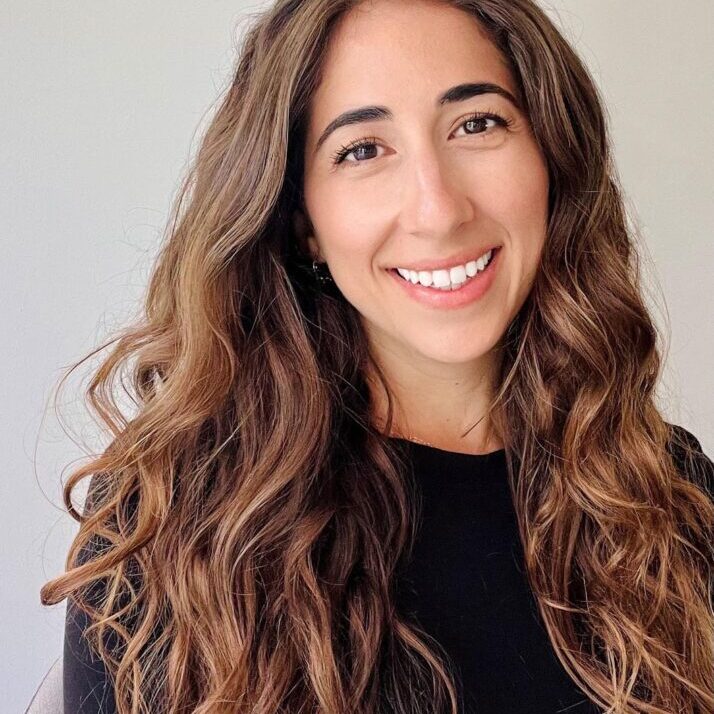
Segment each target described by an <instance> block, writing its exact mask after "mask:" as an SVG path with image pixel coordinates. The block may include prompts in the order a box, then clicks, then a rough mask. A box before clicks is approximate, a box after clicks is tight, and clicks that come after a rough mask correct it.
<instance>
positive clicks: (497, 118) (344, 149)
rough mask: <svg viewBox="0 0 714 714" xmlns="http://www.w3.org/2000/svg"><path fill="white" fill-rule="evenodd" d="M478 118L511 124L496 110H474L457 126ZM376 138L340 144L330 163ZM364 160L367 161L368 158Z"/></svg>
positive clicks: (510, 120) (340, 161) (371, 142)
mask: <svg viewBox="0 0 714 714" xmlns="http://www.w3.org/2000/svg"><path fill="white" fill-rule="evenodd" d="M478 119H493V120H494V121H495V122H496V123H497V124H498V126H500V127H503V128H505V129H509V128H510V127H511V125H512V124H513V120H512V119H508V118H507V117H503V116H501V115H500V114H497V113H496V112H490V111H489V112H476V113H475V114H471V116H468V117H466V118H465V119H464V120H463V121H462V122H461V124H459V127H461V126H463V125H464V124H466V123H468V122H470V121H476V120H478ZM483 133H484V132H479V133H477V134H470V135H469V136H480V135H481V134H483ZM378 141H379V140H378V139H377V137H375V136H366V137H364V138H362V139H357V140H356V141H352V142H350V143H349V144H347V145H346V146H341V147H340V148H339V149H338V150H337V151H335V153H334V154H333V155H332V164H333V165H335V166H337V165H339V164H342V163H343V161H344V160H345V159H346V158H347V157H348V156H349V155H350V154H351V153H352V152H353V151H357V149H361V148H362V147H364V146H372V145H374V144H377V143H378ZM366 161H369V160H368V159H367V160H366ZM366 161H351V162H349V163H351V164H355V165H359V164H363V163H366Z"/></svg>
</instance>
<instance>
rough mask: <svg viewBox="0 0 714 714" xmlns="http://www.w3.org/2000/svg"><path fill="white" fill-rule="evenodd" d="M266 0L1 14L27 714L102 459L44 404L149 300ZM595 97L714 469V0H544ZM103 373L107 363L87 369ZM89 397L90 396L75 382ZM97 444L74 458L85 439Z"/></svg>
mask: <svg viewBox="0 0 714 714" xmlns="http://www.w3.org/2000/svg"><path fill="white" fill-rule="evenodd" d="M262 5H263V3H241V2H239V1H238V0H234V1H233V2H228V1H227V0H212V1H211V2H188V1H187V0H172V2H158V1H156V2H151V3H146V2H137V1H136V0H122V2H117V1H116V0H104V2H101V3H97V2H89V1H88V0H85V1H79V0H75V2H72V3H61V4H57V3H50V2H39V1H38V0H10V1H9V2H8V0H6V1H5V2H4V3H3V5H2V9H0V21H1V24H0V57H1V58H2V75H1V76H2V80H1V81H2V94H1V95H0V96H1V103H0V148H1V149H2V151H1V155H2V162H1V164H0V175H1V176H2V187H3V190H2V192H1V193H0V241H1V242H0V246H1V249H2V253H1V257H2V260H1V261H0V271H2V272H1V273H0V306H1V307H0V320H1V321H2V323H1V324H0V334H1V335H2V340H1V341H0V365H1V366H2V378H0V389H1V391H0V400H1V404H2V407H1V408H0V413H1V414H2V417H0V418H1V419H2V432H1V436H0V438H1V439H2V446H3V450H2V453H3V456H4V459H3V460H4V470H5V473H4V475H3V477H2V479H0V489H1V491H0V509H1V510H0V517H1V518H0V529H1V531H0V532H1V534H2V544H3V546H2V555H1V556H0V568H1V571H0V593H1V595H0V605H1V606H2V617H1V618H0V642H2V651H1V652H0V691H2V696H3V702H2V705H1V706H0V708H1V709H2V711H3V712H20V711H23V710H24V707H25V706H26V705H27V703H28V701H29V699H30V697H31V695H32V692H33V691H34V690H35V688H36V686H37V684H38V682H39V681H40V679H41V678H42V675H43V674H44V672H45V671H46V670H47V668H48V667H49V666H50V664H51V663H52V662H53V661H54V660H55V659H56V658H57V657H58V656H59V654H60V653H61V648H62V634H63V622H64V610H65V604H64V602H63V603H61V604H59V605H56V606H54V607H50V608H45V607H43V606H41V605H40V602H39V589H40V587H41V585H42V584H43V583H44V582H45V581H46V580H48V579H49V578H51V577H55V576H56V575H58V574H60V573H61V572H62V571H63V569H64V560H65V556H66V552H67V548H68V547H69V543H70V540H71V539H72V537H73V536H74V533H75V532H76V523H75V522H74V521H73V520H72V519H71V518H70V517H69V516H68V515H67V514H66V513H64V508H63V506H62V500H61V484H62V483H63V482H64V479H65V477H66V475H67V473H68V471H69V470H70V469H71V468H73V467H74V465H75V463H76V461H77V460H82V459H83V458H84V456H85V452H84V450H83V449H85V448H86V449H91V448H95V447H96V446H97V443H98V442H97V440H96V431H95V430H94V428H93V427H92V426H91V424H90V423H89V422H88V421H87V418H86V414H85V413H84V412H83V408H82V403H81V392H80V388H81V387H83V386H85V385H86V375H87V371H86V370H85V371H84V372H82V373H80V377H82V375H84V378H82V379H81V383H80V379H79V378H77V379H74V380H73V381H71V382H70V385H69V388H68V390H65V392H64V399H63V400H62V401H61V403H60V407H61V410H62V411H61V413H62V415H63V416H64V417H65V419H69V420H70V424H71V426H72V434H71V435H70V434H66V433H64V432H63V431H62V429H61V428H60V424H59V422H58V421H57V419H56V417H55V415H54V413H53V411H52V410H51V409H50V408H49V405H50V401H49V400H50V397H51V396H52V390H53V389H54V387H55V385H56V382H57V379H58V378H59V377H60V375H61V372H62V370H63V368H64V367H65V366H67V365H69V364H70V363H71V362H73V361H74V360H75V359H78V358H79V357H81V356H83V355H84V354H85V353H86V352H88V351H89V350H90V349H92V348H93V347H94V346H96V345H98V344H99V342H100V341H101V340H102V338H103V337H104V336H105V335H106V334H107V333H108V332H109V331H111V330H114V329H115V328H118V327H119V326H120V325H121V324H123V323H124V322H125V321H126V320H129V319H130V318H131V317H132V316H133V315H134V314H135V311H136V310H137V309H138V307H139V301H140V299H141V296H142V293H143V290H144V287H145V284H146V279H147V275H148V272H149V269H150V265H151V261H152V259H153V257H154V255H155V251H156V247H157V244H158V240H159V237H160V235H161V231H162V229H163V227H164V222H165V219H166V217H167V212H168V208H169V205H170V202H171V198H172V197H173V195H174V192H175V190H176V188H177V186H178V181H179V178H180V177H181V175H182V173H183V171H184V169H185V166H186V162H187V160H188V158H189V155H190V153H191V152H192V151H193V150H195V148H196V145H197V140H198V137H199V135H200V131H201V129H202V128H204V127H205V123H206V121H207V119H208V118H209V117H210V112H211V111H212V107H213V106H214V102H215V100H216V99H217V98H218V96H219V94H220V92H221V91H222V90H223V89H224V88H225V86H226V82H227V81H228V79H229V76H230V72H231V69H232V61H233V57H234V47H235V45H236V43H237V42H238V38H239V36H240V32H241V28H242V25H241V18H245V12H246V10H248V11H255V10H258V9H260V7H261V6H262ZM544 7H546V9H547V10H548V12H549V14H551V16H552V17H553V19H554V20H555V21H556V23H557V24H558V25H560V26H561V28H562V29H563V30H564V31H565V33H566V35H567V36H568V37H569V38H570V39H571V41H572V42H574V44H575V45H576V47H577V49H578V51H579V52H580V53H581V54H582V56H583V57H584V58H585V60H586V61H587V63H588V64H589V66H590V68H591V70H592V72H593V74H594V76H595V79H596V81H597V82H598V84H599V86H600V88H601V90H602V92H603V94H604V97H605V100H606V103H607V107H608V111H609V114H610V118H611V129H612V133H613V138H614V142H615V149H616V158H617V164H618V168H619V172H620V176H621V179H622V183H623V186H624V189H625V191H626V194H627V201H628V207H629V210H630V211H631V214H632V217H633V220H634V221H636V222H637V224H638V225H639V227H640V229H641V231H642V235H643V236H644V239H645V246H644V250H645V254H644V256H643V257H644V264H645V268H646V274H647V281H648V285H649V288H648V291H649V293H651V295H650V299H651V301H652V306H653V310H655V316H656V319H657V322H658V323H659V324H663V320H664V317H665V315H666V313H665V312H663V309H662V307H663V306H664V307H666V310H667V312H668V315H669V320H670V322H671V348H670V350H669V353H668V354H667V361H666V371H665V381H664V383H663V389H661V391H660V394H661V399H660V403H661V406H662V408H663V409H664V411H665V413H666V415H667V416H668V417H669V418H670V420H672V421H674V422H675V423H680V424H682V425H684V426H686V427H687V428H689V429H690V430H691V431H693V432H694V433H695V434H696V435H697V436H698V437H699V439H700V440H701V442H702V444H703V446H704V449H705V451H706V452H707V453H708V454H710V455H713V456H714V403H713V402H712V399H711V396H712V383H713V379H714V377H713V376H712V370H711V368H710V367H711V365H713V364H714V323H713V322H712V319H711V308H712V303H713V300H712V298H713V297H714V287H713V284H712V265H714V251H713V249H712V245H714V202H713V201H712V185H713V183H714V181H713V179H714V176H713V167H714V140H713V137H714V134H713V133H712V128H711V118H712V116H714V90H713V87H712V80H713V79H714V66H713V65H714V51H713V50H712V47H714V3H713V2H711V0H686V1H685V2H684V3H679V4H677V5H676V6H675V5H674V4H672V3H669V2H664V1H663V0H662V1H655V0H554V1H553V2H552V3H548V4H547V5H546V4H544ZM90 365H96V361H92V362H90ZM73 385H74V387H75V389H72V386H73ZM70 437H73V438H78V439H80V440H83V441H84V444H85V446H84V447H81V446H77V445H75V444H74V443H73V441H72V439H71V438H70Z"/></svg>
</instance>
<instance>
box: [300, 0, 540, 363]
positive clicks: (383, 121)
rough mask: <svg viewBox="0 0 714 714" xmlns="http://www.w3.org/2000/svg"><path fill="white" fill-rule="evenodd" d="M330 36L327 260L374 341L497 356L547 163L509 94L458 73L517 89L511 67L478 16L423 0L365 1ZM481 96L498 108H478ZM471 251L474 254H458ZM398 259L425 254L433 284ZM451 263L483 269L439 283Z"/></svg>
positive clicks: (440, 353) (321, 234)
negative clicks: (354, 116) (346, 119)
mask: <svg viewBox="0 0 714 714" xmlns="http://www.w3.org/2000/svg"><path fill="white" fill-rule="evenodd" d="M326 52H327V54H326V56H325V64H324V70H323V74H322V79H321V84H320V86H319V87H318V89H317V91H316V93H315V94H314V96H313V98H312V103H311V106H310V117H309V124H308V133H307V141H306V145H305V175H304V177H303V178H304V191H305V207H306V209H307V212H308V218H309V222H310V223H311V225H312V232H311V234H310V235H311V237H310V238H309V239H308V244H309V247H310V250H311V252H312V254H313V257H316V258H317V259H318V260H324V261H325V262H326V263H327V264H328V266H329V270H330V273H331V274H332V277H333V279H334V281H335V283H336V284H337V287H338V288H339V289H340V291H341V292H342V294H343V295H344V296H345V298H346V299H347V300H348V301H349V302H350V303H352V305H354V307H355V308H356V309H357V311H358V312H359V313H360V315H361V317H362V321H363V324H364V326H365V329H366V331H367V334H368V336H369V337H370V339H371V342H372V345H373V346H381V347H383V348H385V349H388V350H390V351H391V352H392V353H393V354H394V353H397V354H398V355H400V356H401V357H405V358H409V357H410V356H411V357H417V358H418V359H420V360H423V359H427V360H433V361H438V362H443V363H456V362H462V363H463V362H470V361H474V360H477V359H479V358H481V357H483V356H484V355H486V353H488V352H489V351H490V350H491V349H492V348H493V347H494V346H495V345H496V344H497V343H498V342H499V340H500V338H501V337H502V335H503V334H504V333H505V331H506V329H507V328H508V325H509V323H510V322H511V320H512V319H513V318H514V317H515V315H516V314H517V313H518V311H519V309H520V307H521V306H522V304H523V302H524V300H525V299H526V297H527V295H528V292H529V291H530V288H531V286H532V283H533V279H534V277H535V274H536V271H537V269H538V263H539V258H540V254H541V250H542V247H543V243H544V239H545V231H546V222H547V200H548V175H547V169H546V166H545V163H544V159H543V156H542V154H541V152H540V150H539V147H538V146H537V144H536V142H535V139H534V137H533V135H532V133H531V131H530V127H529V124H528V121H527V118H526V116H525V115H524V114H523V113H522V112H521V111H520V110H519V109H518V108H517V107H516V106H515V105H514V104H513V103H512V102H511V101H509V99H508V98H507V96H503V95H501V94H499V93H494V92H486V93H481V94H475V95H474V94H473V93H470V92H469V91H464V92H459V91H458V90H456V91H454V90H453V88H454V87H457V86H458V85H463V84H481V83H488V84H492V85H497V86H498V87H500V88H502V89H503V90H505V91H506V92H507V93H510V95H512V96H514V97H515V96H516V93H517V90H516V85H515V81H514V79H513V77H512V75H511V72H510V71H509V69H508V67H507V66H506V64H505V61H504V60H503V58H502V56H501V55H500V53H499V51H498V50H497V49H496V47H495V46H494V45H493V44H492V43H491V41H490V40H489V39H488V38H487V36H486V35H485V34H484V33H483V31H482V30H481V28H480V26H479V25H478V24H477V22H476V20H475V19H474V18H472V17H471V16H470V15H467V14H466V13H464V12H463V11H461V10H458V9H456V8H453V7H451V6H448V5H446V4H439V3H436V4H432V3H428V2H422V1H420V0H415V1H413V2H398V1H394V0H377V1H376V2H370V3H368V4H362V5H361V6H359V7H358V8H356V9H355V10H352V11H351V12H350V13H348V14H346V15H345V16H344V17H343V18H342V22H341V23H339V24H338V25H337V27H336V28H335V32H334V33H333V35H332V38H331V40H330V43H329V46H328V47H327V48H326ZM448 90H452V93H451V96H450V97H449V98H447V100H444V101H440V97H442V95H444V94H445V93H446V92H447V91H448ZM364 107H374V108H373V109H371V110H368V111H366V112H365V114H366V115H367V116H366V117H365V116H363V117H362V119H361V121H355V122H354V123H347V124H344V125H343V126H340V127H338V128H336V129H334V131H331V132H329V133H328V134H327V135H326V136H324V132H325V130H326V128H327V127H329V126H330V124H331V123H332V122H333V121H334V120H335V119H336V118H337V117H339V116H340V115H341V114H342V113H343V112H347V111H350V112H351V111H353V110H355V109H360V108H364ZM479 112H484V113H492V114H495V115H497V116H496V117H494V118H476V119H473V115H474V114H477V113H479ZM502 122H507V123H508V126H505V125H504V124H503V123H502ZM320 137H323V139H322V140H321V141H320V142H319V143H318V139H320ZM360 140H364V141H365V145H364V146H363V147H362V148H357V149H356V150H353V151H351V153H346V155H345V156H344V157H343V160H342V161H341V162H340V163H334V162H335V160H336V159H335V156H336V155H337V154H338V153H339V152H340V150H341V149H342V148H343V147H346V146H348V145H351V144H354V142H357V141H360ZM350 148H352V147H348V152H349V150H350ZM495 246H498V247H499V248H498V250H497V251H496V252H495V253H494V254H493V255H494V256H495V257H494V260H493V263H492V264H491V265H490V267H489V268H487V270H485V271H484V273H483V275H481V274H480V273H477V274H476V275H475V276H472V275H471V273H472V272H473V260H475V259H477V258H479V257H480V256H482V255H483V254H484V253H485V252H486V251H487V250H488V249H489V248H492V247H495ZM467 263H469V264H470V265H465V264H467ZM459 264H462V265H464V268H465V270H460V269H458V268H457V269H456V270H455V271H452V270H450V268H451V267H452V266H458V265H459ZM395 268H404V269H409V270H412V269H413V270H415V271H416V273H415V275H414V276H412V274H411V273H410V276H412V277H416V278H417V279H418V281H419V284H418V285H412V283H411V282H407V281H404V280H403V278H402V277H400V275H399V274H398V273H397V272H395V270H394V269H395ZM430 268H433V269H440V270H441V272H440V273H438V274H435V273H433V272H432V271H431V270H429V269H430ZM445 277H446V278H448V279H449V280H450V281H452V280H453V281H456V282H458V281H460V280H464V279H465V278H469V280H468V281H467V282H465V283H464V285H463V286H462V287H460V288H459V289H458V290H454V291H450V292H445V291H441V290H437V289H436V288H435V287H434V283H435V282H436V283H437V284H441V280H443V279H444V278H445ZM430 278H431V282H432V285H431V286H426V285H422V279H423V282H424V283H429V282H430Z"/></svg>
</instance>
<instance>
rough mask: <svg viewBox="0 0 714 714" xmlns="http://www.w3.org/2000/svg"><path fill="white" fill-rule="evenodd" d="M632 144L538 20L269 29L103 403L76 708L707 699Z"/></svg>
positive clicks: (314, 12) (711, 519)
mask: <svg viewBox="0 0 714 714" xmlns="http://www.w3.org/2000/svg"><path fill="white" fill-rule="evenodd" d="M609 151H610V149H609V142H608V138H607V133H606V125H605V121H604V118H603V111H602V106H601V102H600V99H599V97H598V94H597V91H596V88H595V86H594V84H593V82H592V80H591V78H590V77H589V75H588V73H587V72H586V70H585V68H584V66H583V64H582V63H581V61H580V60H579V59H578V58H577V56H576V55H575V54H574V53H573V51H572V49H571V48H570V47H569V46H568V44H567V43H566V41H565V40H564V39H563V38H562V36H561V35H560V34H559V33H558V32H557V31H556V29H555V28H554V27H553V25H552V24H551V23H550V21H549V20H548V19H547V17H546V16H545V14H544V13H543V12H542V11H540V10H539V9H538V8H537V7H536V6H535V5H534V4H533V3H532V2H531V0H508V1H506V0H474V1H473V2H465V1H462V2H458V1H453V2H425V1H423V0H418V1H414V2H409V3H403V2H396V1H395V0H375V1H373V2H368V3H352V2H346V1H344V0H343V1H338V0H305V1H303V2H296V1H295V0H281V1H280V2H277V3H276V5H275V6H274V7H273V8H272V9H270V10H268V11H266V13H265V14H263V15H261V16H260V17H259V18H257V21H256V23H255V25H254V27H253V29H252V30H251V31H250V32H249V34H248V35H247V39H246V42H245V46H244V49H243V52H242V56H241V58H240V61H239V63H238V66H237V70H236V73H235V79H234V81H233V84H232V86H231V87H230V90H229V91H228V93H227V96H226V97H225V99H224V101H223V103H222V105H221V107H220V109H219V111H218V112H217V114H216V116H215V119H214V120H213V123H212V125H211V126H210V128H209V129H208V132H207V134H206V136H205V138H204V141H203V144H202V146H201V149H200V151H199V153H198V156H197V159H196V162H195V167H194V169H193V171H192V173H191V175H190V176H189V179H188V180H187V182H186V185H185V188H184V191H183V196H182V197H181V198H180V200H179V201H178V203H177V206H176V213H175V218H174V220H173V221H172V224H171V227H170V231H169V236H168V240H167V242H166V244H165V246H164V248H163V251H162V253H161V255H160V258H159V261H158V264H157V266H156V269H155V272H154V274H153V276H152V279H151V283H150V286H149V291H148V296H147V301H146V319H145V320H144V321H143V322H142V324H140V325H137V326H135V327H132V328H131V329H128V330H126V331H125V332H124V333H123V334H121V335H120V336H118V337H117V338H116V344H115V346H114V348H113V351H112V353H111V354H110V356H109V357H108V358H107V359H106V360H105V362H104V363H103V364H102V366H101V368H100V369H99V371H98V372H97V374H96V376H95V377H94V380H93V382H92V384H91V386H90V390H89V397H90V400H91V402H92V404H93V405H94V406H95V408H96V409H97V410H98V412H99V414H100V416H101V417H102V418H103V419H104V420H105V421H106V422H107V424H108V425H109V426H110V428H111V429H112V433H113V440H112V442H111V444H110V446H109V447H108V448H107V449H106V451H105V452H104V453H103V454H101V456H99V457H98V458H96V459H94V460H93V461H91V462H90V463H89V464H87V465H86V466H84V467H82V468H80V469H78V470H77V471H76V472H75V473H74V474H73V475H72V478H71V479H69V481H68V483H67V484H66V487H65V502H66V505H67V507H68V509H70V512H71V513H72V514H73V516H74V517H75V518H77V520H78V521H79V522H80V529H79V533H78V534H77V537H76V539H75V541H74V543H73V544H72V547H71V549H70V552H69V554H68V563H67V565H68V571H67V573H65V574H64V575H62V576H61V577H59V578H57V579H55V580H53V581H52V582H50V583H47V584H46V585H45V586H44V587H43V589H42V600H43V602H44V603H45V604H54V603H57V602H60V601H61V600H62V599H63V598H66V597H69V600H68V613H67V635H66V651H65V687H66V691H65V696H66V711H68V712H69V711H72V712H73V713H74V712H78V711H82V712H97V711H104V712H106V711H118V712H178V711H191V712H196V713H200V714H204V713H207V712H211V713H212V714H213V713H219V712H252V713H256V714H257V713H261V714H263V713H265V714H268V713H269V712H270V713H271V714H272V713H273V712H278V711H279V712H291V713H292V712H307V711H315V712H321V713H322V714H341V713H342V712H345V713H346V712H350V713H351V712H400V713H404V712H457V711H468V712H471V711H474V712H475V711H478V712H506V711H508V712H520V711H523V712H526V711H527V712H546V711H547V712H553V711H556V710H558V711H559V710H566V709H567V711H568V712H571V713H572V712H594V711H602V710H604V709H607V711H612V712H650V713H654V712H657V713H661V714H664V713H665V712H666V713H669V712H674V711H676V712H705V711H714V682H713V678H712V673H713V672H714V649H713V647H712V642H714V617H712V609H711V600H710V597H711V596H710V586H709V578H710V575H711V564H712V562H713V557H712V555H713V554H712V542H713V540H712V535H713V532H712V531H713V530H714V505H713V504H712V501H711V495H712V491H711V489H712V478H714V476H713V473H714V469H713V464H712V462H711V461H710V460H709V459H708V458H707V457H706V456H705V455H704V453H703V452H702V449H701V446H700V444H699V442H698V441H697V439H696V438H695V437H694V436H693V435H692V434H690V433H689V432H687V431H686V430H684V429H683V428H681V427H675V426H673V425H671V424H668V423H667V422H665V421H664V420H663V418H662V416H661V415H660V413H659V411H658V409H657V407H656V406H655V403H654V390H655V387H656V384H657V380H658V378H659V376H660V366H661V363H660V354H659V349H658V346H657V332H656V330H655V327H654V325H653V323H652V321H651V319H650V316H649V315H648V312H647V310H646V308H645V305H644V304H643V300H642V298H641V293H640V286H639V276H638V265H637V256H636V253H635V251H634V247H633V241H632V238H631V236H630V234H629V233H628V229H627V226H626V220H625V213H624V209H623V202H622V199H621V195H620V191H619V188H618V185H617V182H616V179H615V173H614V168H613V166H612V163H611V157H610V153H609ZM130 358H133V359H135V360H136V361H135V363H134V364H133V366H132V367H131V375H132V377H131V379H132V386H133V393H134V397H135V399H136V401H137V405H138V407H139V408H138V410H137V413H136V414H135V415H132V416H131V418H126V417H124V416H123V415H122V414H121V412H120V411H119V410H118V407H116V405H115V404H114V402H113V401H112V399H111V389H110V386H111V385H112V383H113V380H114V378H115V377H118V376H119V375H120V373H121V370H122V369H123V368H124V367H125V366H126V365H127V364H128V362H129V360H130ZM90 474H93V475H94V476H93V478H92V479H91V482H90V490H89V499H88V501H87V504H86V506H85V508H84V513H83V514H82V515H80V514H79V513H77V512H76V511H75V510H74V508H73V507H72V503H71V500H70V493H71V491H72V489H73V487H74V486H75V485H76V484H77V483H78V482H79V481H80V479H82V478H83V477H85V476H87V475H90ZM708 490H709V491H708ZM707 491H708V492H707ZM95 650H97V652H95Z"/></svg>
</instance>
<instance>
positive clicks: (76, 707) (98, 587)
mask: <svg viewBox="0 0 714 714" xmlns="http://www.w3.org/2000/svg"><path fill="white" fill-rule="evenodd" d="M97 478H98V477H97V476H92V478H91V480H90V484H89V490H88V493H87V499H86V502H85V503H86V504H88V505H87V506H85V509H84V510H85V513H86V512H87V507H88V506H89V505H91V502H92V499H93V497H94V496H95V493H96V491H97V486H98V482H97ZM98 545H103V543H102V544H100V543H99V541H98V540H97V539H94V540H93V541H90V542H89V544H88V545H87V546H85V547H84V548H82V550H81V551H80V553H79V556H78V557H77V564H78V565H81V564H82V563H85V562H87V561H88V560H90V559H91V557H92V554H93V553H96V549H97V546H98ZM105 588H106V581H104V580H99V581H96V582H94V583H92V585H91V586H90V587H89V588H88V589H87V591H86V592H87V596H88V599H89V600H90V601H91V602H92V603H93V604H98V603H99V601H100V600H101V597H102V595H103V592H104V590H105ZM90 624H91V623H90V618H89V616H88V615H87V614H86V613H85V612H84V610H82V609H81V608H80V607H78V606H77V605H76V604H75V603H74V601H73V600H72V598H71V597H68V598H67V609H66V614H65V630H64V651H63V672H62V677H63V700H64V713H65V714H116V704H115V701H114V690H113V687H112V684H111V680H110V678H109V675H108V673H107V671H106V668H105V666H104V662H103V661H102V659H101V658H100V657H99V655H97V654H96V653H95V651H94V650H93V649H91V647H90V645H89V643H88V641H87V639H86V638H85V636H84V633H85V630H86V629H87V627H88V626H89V625H90ZM105 641H108V640H105Z"/></svg>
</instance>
